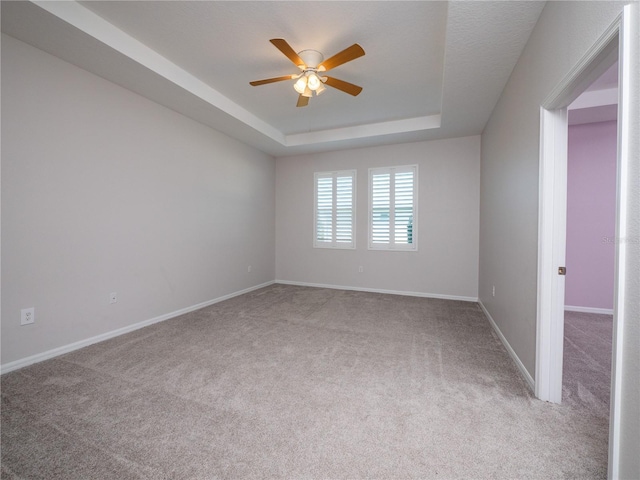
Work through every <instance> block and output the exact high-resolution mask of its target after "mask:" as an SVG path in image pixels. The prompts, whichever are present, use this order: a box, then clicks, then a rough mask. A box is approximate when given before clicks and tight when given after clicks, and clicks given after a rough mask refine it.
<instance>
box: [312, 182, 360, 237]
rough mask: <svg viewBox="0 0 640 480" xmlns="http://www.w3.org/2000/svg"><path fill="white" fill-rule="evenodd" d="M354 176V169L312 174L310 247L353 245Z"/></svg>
mask: <svg viewBox="0 0 640 480" xmlns="http://www.w3.org/2000/svg"><path fill="white" fill-rule="evenodd" d="M355 179H356V172H355V170H347V171H341V172H322V173H315V174H314V180H315V189H314V190H315V220H314V224H315V225H314V237H313V239H314V240H313V245H314V247H325V248H355V233H354V226H355V206H354V199H355V186H356V182H355Z"/></svg>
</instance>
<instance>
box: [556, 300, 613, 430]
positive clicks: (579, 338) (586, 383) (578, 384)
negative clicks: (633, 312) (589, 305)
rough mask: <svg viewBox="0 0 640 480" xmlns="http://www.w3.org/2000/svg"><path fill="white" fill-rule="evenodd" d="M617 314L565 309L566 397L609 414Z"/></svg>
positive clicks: (566, 399)
mask: <svg viewBox="0 0 640 480" xmlns="http://www.w3.org/2000/svg"><path fill="white" fill-rule="evenodd" d="M612 335H613V315H601V314H596V313H583V312H565V314H564V359H563V364H562V375H563V377H562V401H563V402H566V403H567V404H568V405H571V406H573V407H577V408H588V409H590V410H592V411H593V412H595V413H597V414H598V415H600V416H602V417H606V418H609V397H610V395H611V350H612V343H613V337H612Z"/></svg>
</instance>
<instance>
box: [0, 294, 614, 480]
mask: <svg viewBox="0 0 640 480" xmlns="http://www.w3.org/2000/svg"><path fill="white" fill-rule="evenodd" d="M606 457H607V419H604V418H602V417H600V416H598V415H596V414H594V413H593V412H592V411H591V410H590V409H589V408H582V407H580V406H575V407H569V406H565V405H561V406H559V405H552V404H548V403H544V402H541V401H539V400H537V399H535V398H534V397H533V396H532V395H531V394H530V392H529V391H528V389H527V387H526V385H525V384H524V382H523V380H522V379H521V377H520V376H519V374H518V372H517V370H516V367H515V366H514V364H513V362H512V360H511V359H510V357H509V356H508V354H507V352H506V351H505V349H504V347H503V346H502V345H501V344H500V342H499V341H498V339H497V338H496V336H495V334H494V333H493V331H492V329H491V327H490V325H489V323H488V321H487V320H486V319H485V317H484V316H483V314H482V312H481V310H480V309H479V307H478V305H476V304H474V303H465V302H456V301H446V300H435V299H426V298H414V297H401V296H393V295H382V294H373V293H363V292H352V291H339V290H327V289H317V288H305V287H295V286H285V285H273V286H271V287H267V288H265V289H261V290H257V291H255V292H252V293H249V294H247V295H243V296H241V297H236V298H234V299H231V300H228V301H225V302H221V303H218V304H215V305H213V306H211V307H208V308H205V309H202V310H199V311H197V312H193V313H190V314H187V315H184V316H182V317H179V318H176V319H173V320H169V321H166V322H163V323H159V324H156V325H153V326H150V327H147V328H144V329H141V330H137V331H135V332H132V333H130V334H127V335H123V336H120V337H118V338H114V339H111V340H108V341H105V342H103V343H100V344H96V345H93V346H90V347H87V348H84V349H82V350H78V351H76V352H73V353H70V354H67V355H65V356H63V357H58V358H56V359H53V360H50V361H46V362H43V363H40V364H37V365H33V366H31V367H27V368H24V369H22V370H19V371H16V372H12V373H9V374H6V375H4V376H2V461H1V465H2V478H29V479H36V478H46V479H56V478H59V479H101V480H105V479H119V480H121V479H213V478H234V479H236V478H291V479H293V478H295V479H301V478H318V479H329V478H349V479H358V478H389V479H403V478H445V479H446V478H496V479H516V478H535V479H542V478H544V479H548V478H580V479H588V478H605V477H606Z"/></svg>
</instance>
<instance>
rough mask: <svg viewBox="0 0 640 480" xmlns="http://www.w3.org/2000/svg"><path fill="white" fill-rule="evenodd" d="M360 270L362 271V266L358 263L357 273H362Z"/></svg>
mask: <svg viewBox="0 0 640 480" xmlns="http://www.w3.org/2000/svg"><path fill="white" fill-rule="evenodd" d="M362 272H364V268H362V265H360V266H359V267H358V273H362Z"/></svg>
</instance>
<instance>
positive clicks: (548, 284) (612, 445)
mask: <svg viewBox="0 0 640 480" xmlns="http://www.w3.org/2000/svg"><path fill="white" fill-rule="evenodd" d="M630 10H631V8H630V6H629V5H626V6H625V7H624V10H623V12H622V13H621V14H620V15H619V16H618V17H617V18H616V20H615V21H614V22H613V23H612V24H611V26H610V27H609V28H608V29H607V30H606V31H605V32H604V33H603V35H602V36H601V37H600V38H599V39H598V41H597V42H596V43H595V44H594V45H593V46H592V47H591V48H590V49H589V51H588V52H587V53H586V54H585V55H584V56H583V57H582V59H581V60H580V61H579V62H578V63H577V64H576V66H575V67H574V68H573V69H572V70H571V71H570V72H569V73H568V74H567V75H566V76H565V77H564V79H563V80H562V81H561V82H560V83H559V84H558V85H557V86H556V88H555V89H554V90H553V91H552V92H551V93H550V94H549V96H548V97H547V98H546V99H545V101H544V102H543V103H542V105H541V107H540V167H539V168H540V171H539V200H538V201H539V210H538V298H537V300H538V303H537V325H536V370H535V395H536V396H537V397H538V398H540V399H541V400H545V401H549V402H554V403H560V402H561V400H562V357H563V349H564V345H563V343H564V286H565V284H564V278H565V277H564V276H561V275H559V274H558V268H559V267H561V266H565V263H564V261H565V250H566V195H567V138H568V118H567V106H568V105H569V104H570V103H571V102H573V100H575V99H576V98H577V97H578V96H579V95H580V94H581V93H582V92H583V91H584V90H585V89H586V87H587V86H589V85H590V84H591V83H593V81H594V80H595V79H596V78H598V77H599V76H600V75H601V74H602V73H603V72H604V71H605V70H606V69H607V68H609V67H610V66H611V65H612V64H613V63H614V62H615V61H616V60H618V65H619V67H618V68H619V70H618V127H617V128H618V138H617V186H616V238H617V239H620V238H626V232H627V215H626V208H627V207H626V205H627V202H628V193H627V187H626V185H627V184H628V183H627V177H628V169H629V167H628V165H629V162H630V158H629V141H630V140H629V134H630V132H629V124H630V117H629V105H630V103H629V102H630V93H631V92H630V90H629V89H630V77H629V75H630V64H631V54H630V48H629V46H630V44H631V37H630V31H631V28H630V22H631V11H630ZM615 248H616V252H615V263H616V265H615V280H614V314H613V342H612V366H611V369H612V372H611V412H610V419H609V467H608V469H609V470H608V476H609V478H617V477H618V463H619V443H620V438H619V432H620V401H621V392H620V387H621V374H622V369H621V368H620V365H621V359H622V346H623V342H622V334H623V320H624V299H625V282H624V280H625V264H626V256H627V249H626V245H625V243H624V242H616V245H615Z"/></svg>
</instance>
